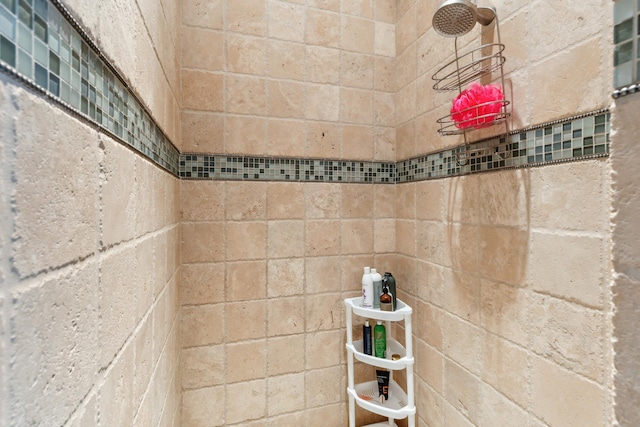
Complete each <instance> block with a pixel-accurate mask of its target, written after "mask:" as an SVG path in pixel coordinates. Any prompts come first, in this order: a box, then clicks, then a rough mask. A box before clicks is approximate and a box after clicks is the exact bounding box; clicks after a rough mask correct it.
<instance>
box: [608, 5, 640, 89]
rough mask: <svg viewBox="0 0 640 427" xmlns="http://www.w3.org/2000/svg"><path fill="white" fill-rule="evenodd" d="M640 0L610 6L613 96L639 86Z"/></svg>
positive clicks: (639, 87)
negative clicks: (611, 11)
mask: <svg viewBox="0 0 640 427" xmlns="http://www.w3.org/2000/svg"><path fill="white" fill-rule="evenodd" d="M639 39H640V0H617V1H616V2H615V3H614V6H613V44H614V50H613V87H614V88H615V90H614V91H613V97H614V98H618V97H619V96H623V95H628V94H630V93H635V92H637V91H638V90H640V42H639Z"/></svg>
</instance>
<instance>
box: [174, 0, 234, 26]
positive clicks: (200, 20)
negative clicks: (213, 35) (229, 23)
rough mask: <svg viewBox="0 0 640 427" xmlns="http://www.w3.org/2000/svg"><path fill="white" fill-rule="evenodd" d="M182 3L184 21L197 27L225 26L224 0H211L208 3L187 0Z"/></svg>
mask: <svg viewBox="0 0 640 427" xmlns="http://www.w3.org/2000/svg"><path fill="white" fill-rule="evenodd" d="M181 4H182V22H183V23H184V24H186V25H193V26H197V27H205V28H213V29H218V30H221V29H222V28H223V17H224V14H223V5H224V2H223V1H222V0H211V1H208V2H206V3H203V2H200V1H197V0H185V1H184V2H182V3H181Z"/></svg>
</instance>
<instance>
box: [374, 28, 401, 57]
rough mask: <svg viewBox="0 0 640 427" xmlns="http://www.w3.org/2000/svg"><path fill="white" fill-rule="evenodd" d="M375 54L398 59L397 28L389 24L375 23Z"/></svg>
mask: <svg viewBox="0 0 640 427" xmlns="http://www.w3.org/2000/svg"><path fill="white" fill-rule="evenodd" d="M374 52H375V54H376V55H382V56H387V57H389V58H395V57H396V26H395V25H393V24H390V23H387V22H376V23H375V36H374Z"/></svg>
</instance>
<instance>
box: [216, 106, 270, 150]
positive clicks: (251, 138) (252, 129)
mask: <svg viewBox="0 0 640 427" xmlns="http://www.w3.org/2000/svg"><path fill="white" fill-rule="evenodd" d="M224 140H225V147H226V153H231V154H233V153H235V154H254V153H262V152H264V151H265V150H266V148H267V120H266V119H265V118H263V117H247V116H234V115H230V114H227V115H225V133H224Z"/></svg>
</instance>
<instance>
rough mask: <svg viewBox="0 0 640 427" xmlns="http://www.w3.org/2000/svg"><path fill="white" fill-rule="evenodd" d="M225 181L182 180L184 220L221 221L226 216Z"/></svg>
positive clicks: (181, 197) (181, 191)
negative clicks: (224, 202)
mask: <svg viewBox="0 0 640 427" xmlns="http://www.w3.org/2000/svg"><path fill="white" fill-rule="evenodd" d="M224 194H225V183H224V182H221V181H188V180H182V181H181V182H180V210H181V213H182V220H183V221H220V220H223V219H224V218H225V213H224V204H223V203H221V201H222V200H223V199H224Z"/></svg>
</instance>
